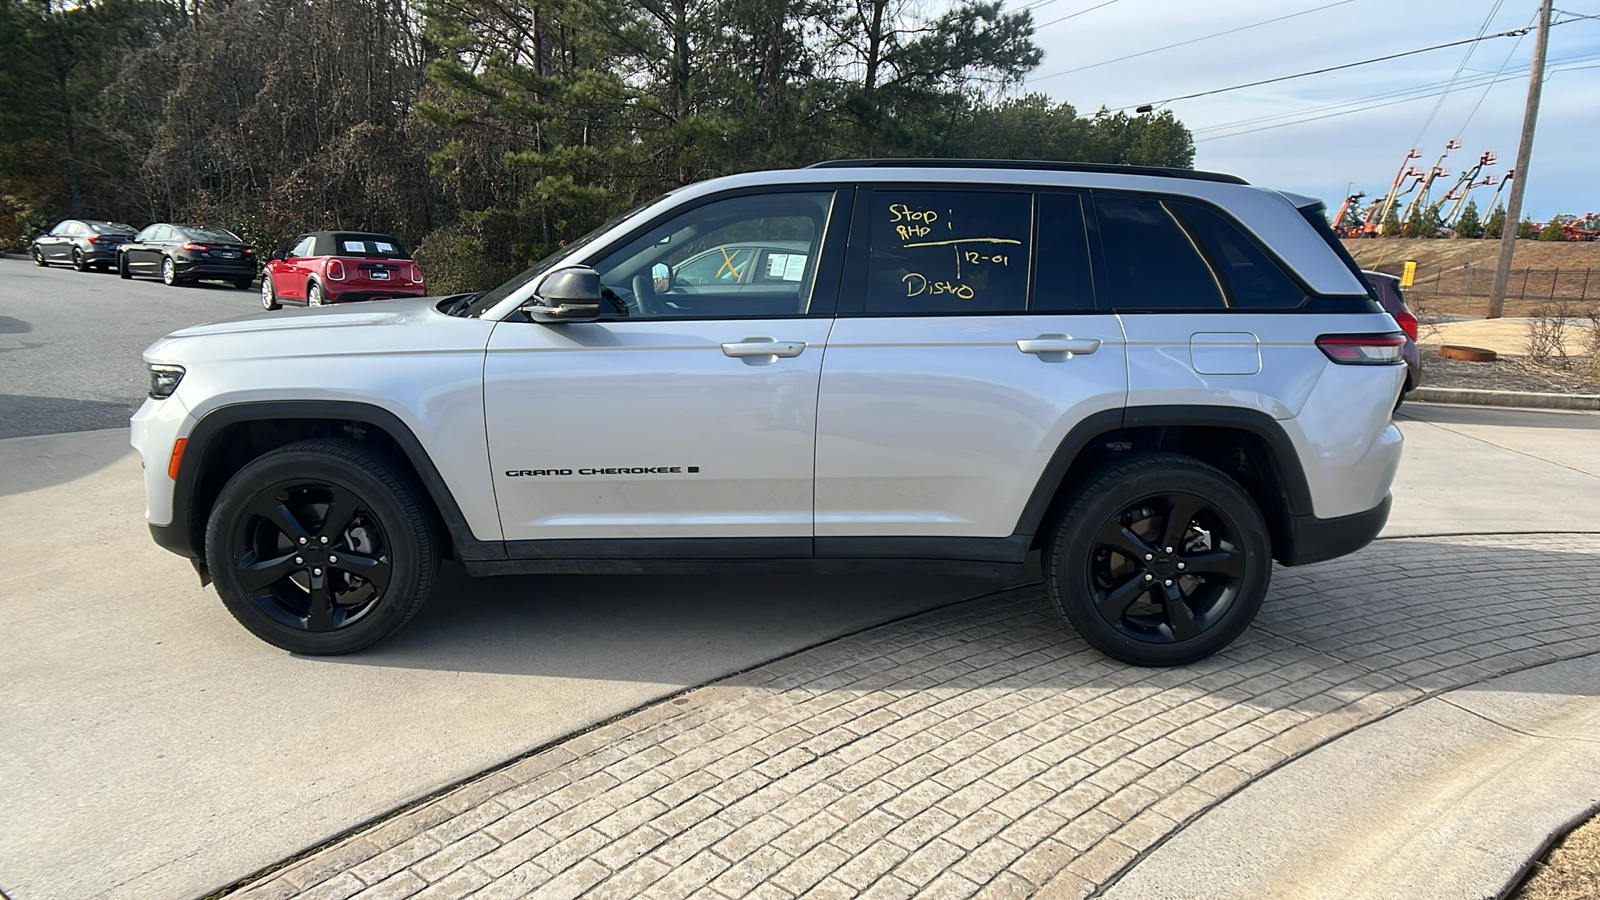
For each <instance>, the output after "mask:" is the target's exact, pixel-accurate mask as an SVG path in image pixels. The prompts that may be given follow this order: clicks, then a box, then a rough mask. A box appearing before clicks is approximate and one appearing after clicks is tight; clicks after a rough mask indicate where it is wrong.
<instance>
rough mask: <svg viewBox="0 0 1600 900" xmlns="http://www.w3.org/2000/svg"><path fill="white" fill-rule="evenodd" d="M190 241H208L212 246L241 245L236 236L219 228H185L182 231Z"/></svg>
mask: <svg viewBox="0 0 1600 900" xmlns="http://www.w3.org/2000/svg"><path fill="white" fill-rule="evenodd" d="M184 230H185V232H186V233H187V234H188V235H189V238H190V239H191V240H196V241H210V242H211V243H213V244H242V243H244V241H242V240H240V238H239V236H238V235H237V234H234V233H233V232H231V231H225V230H223V229H221V228H187V229H184Z"/></svg>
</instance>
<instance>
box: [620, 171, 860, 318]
mask: <svg viewBox="0 0 1600 900" xmlns="http://www.w3.org/2000/svg"><path fill="white" fill-rule="evenodd" d="M833 196H834V195H833V192H832V191H816V192H806V193H779V194H765V195H752V196H745V197H733V198H729V199H726V200H717V201H714V202H711V203H708V204H706V205H704V206H700V207H696V208H695V209H692V210H689V211H688V212H685V213H682V214H680V215H677V216H674V217H673V218H671V219H669V220H667V221H666V222H665V223H663V224H661V225H657V226H656V227H654V228H652V229H650V230H649V231H647V232H645V233H644V234H643V235H641V236H639V237H637V238H634V239H633V240H631V241H628V242H627V243H626V244H624V245H622V246H621V247H620V248H618V249H616V250H613V251H611V252H610V253H607V254H606V255H605V256H604V257H602V258H601V259H600V260H598V261H597V262H595V263H594V268H595V269H596V270H597V271H598V272H599V273H600V284H601V286H602V296H603V297H604V298H605V301H606V305H607V306H608V307H609V310H608V311H607V313H605V314H604V317H605V318H609V319H613V320H615V319H628V318H647V319H648V318H679V319H721V318H752V317H759V318H769V317H774V316H803V315H807V314H808V313H809V312H810V311H811V296H812V285H813V283H814V282H815V281H816V262H817V259H818V253H819V251H820V250H821V246H822V237H823V235H824V234H825V233H826V232H827V229H828V216H829V214H830V213H831V211H832V209H833ZM603 308H604V307H603Z"/></svg>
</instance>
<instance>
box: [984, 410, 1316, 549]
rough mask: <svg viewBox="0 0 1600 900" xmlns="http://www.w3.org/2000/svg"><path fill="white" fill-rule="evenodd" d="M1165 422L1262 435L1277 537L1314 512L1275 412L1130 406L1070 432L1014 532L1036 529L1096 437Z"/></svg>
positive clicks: (1291, 446)
mask: <svg viewBox="0 0 1600 900" xmlns="http://www.w3.org/2000/svg"><path fill="white" fill-rule="evenodd" d="M1162 426H1169V427H1170V426H1194V427H1209V428H1236V429H1239V430H1241V431H1244V432H1247V433H1249V434H1251V435H1254V436H1256V437H1258V438H1260V439H1261V441H1262V443H1263V444H1264V445H1265V447H1266V450H1267V455H1268V459H1267V463H1268V464H1269V465H1271V466H1272V469H1273V472H1272V474H1273V476H1274V477H1275V479H1276V481H1277V484H1278V486H1279V487H1280V488H1281V489H1282V493H1283V497H1282V499H1283V503H1284V508H1283V509H1282V510H1272V509H1264V510H1262V513H1263V514H1265V515H1266V517H1267V520H1268V522H1269V523H1272V525H1273V526H1274V527H1273V534H1274V537H1275V538H1278V537H1280V536H1282V537H1284V538H1288V536H1289V535H1290V534H1291V532H1292V528H1291V527H1290V520H1292V519H1295V518H1298V517H1302V516H1311V512H1312V505H1311V488H1310V486H1309V485H1308V484H1307V482H1306V475H1305V470H1304V469H1303V468H1302V467H1301V465H1300V456H1299V454H1298V453H1297V452H1296V451H1295V448H1294V443H1293V442H1292V441H1291V440H1289V435H1288V433H1287V432H1285V431H1284V430H1283V426H1282V425H1280V424H1278V422H1277V420H1275V419H1273V418H1272V417H1271V416H1269V415H1267V414H1266V413H1263V412H1260V411H1258V410H1253V409H1244V408H1242V407H1235V406H1190V405H1170V406H1129V407H1123V408H1120V409H1109V410H1104V411H1102V412H1098V413H1094V414H1092V415H1089V416H1087V417H1085V418H1084V419H1083V420H1082V421H1081V422H1079V423H1078V424H1077V425H1075V426H1073V428H1072V430H1071V431H1069V432H1067V436H1066V437H1065V438H1063V439H1062V441H1061V444H1060V446H1058V447H1057V448H1056V452H1055V454H1054V456H1052V457H1051V459H1050V463H1049V464H1048V465H1047V466H1045V469H1044V472H1043V473H1042V474H1041V475H1040V477H1039V482H1038V484H1036V485H1035V486H1034V489H1033V493H1032V495H1030V496H1029V498H1028V502H1027V504H1026V505H1025V506H1024V507H1023V509H1022V515H1021V516H1020V517H1019V518H1018V520H1017V527H1016V531H1015V532H1014V534H1015V535H1026V536H1028V537H1029V538H1032V537H1033V536H1034V535H1036V534H1038V532H1039V529H1040V528H1041V527H1043V525H1044V517H1045V515H1046V514H1047V513H1048V512H1049V510H1050V507H1051V504H1052V503H1053V502H1054V501H1055V499H1056V496H1057V494H1058V493H1059V492H1060V491H1061V489H1062V487H1063V485H1064V482H1065V480H1066V477H1067V473H1068V471H1069V470H1071V468H1072V465H1073V463H1074V462H1076V461H1077V460H1078V458H1079V457H1080V456H1081V455H1082V453H1083V452H1084V450H1086V449H1088V448H1089V447H1090V445H1092V444H1093V443H1094V441H1095V440H1096V439H1098V438H1101V437H1104V436H1105V435H1107V434H1109V433H1111V432H1113V431H1117V430H1119V429H1123V428H1141V427H1162Z"/></svg>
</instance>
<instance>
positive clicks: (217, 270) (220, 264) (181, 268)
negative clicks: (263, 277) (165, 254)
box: [173, 260, 256, 278]
mask: <svg viewBox="0 0 1600 900" xmlns="http://www.w3.org/2000/svg"><path fill="white" fill-rule="evenodd" d="M173 269H174V271H176V272H177V274H178V277H180V278H254V277H255V275H256V264H255V263H254V262H251V261H249V260H238V261H234V260H206V261H205V262H183V261H182V260H173Z"/></svg>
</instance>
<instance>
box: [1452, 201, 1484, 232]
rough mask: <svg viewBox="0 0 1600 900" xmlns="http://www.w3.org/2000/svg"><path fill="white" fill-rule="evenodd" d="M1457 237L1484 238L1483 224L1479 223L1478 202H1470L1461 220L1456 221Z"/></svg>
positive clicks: (1463, 211) (1462, 213)
mask: <svg viewBox="0 0 1600 900" xmlns="http://www.w3.org/2000/svg"><path fill="white" fill-rule="evenodd" d="M1456 237H1464V238H1476V237H1483V223H1482V222H1480V221H1478V201H1476V200H1468V201H1467V207H1466V209H1463V210H1462V211H1461V218H1460V219H1458V220H1456Z"/></svg>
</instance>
